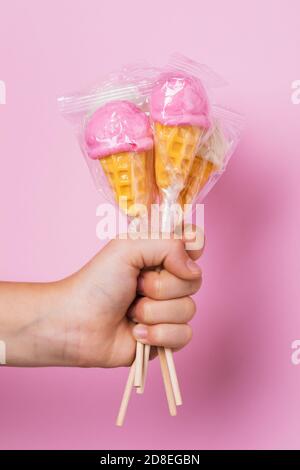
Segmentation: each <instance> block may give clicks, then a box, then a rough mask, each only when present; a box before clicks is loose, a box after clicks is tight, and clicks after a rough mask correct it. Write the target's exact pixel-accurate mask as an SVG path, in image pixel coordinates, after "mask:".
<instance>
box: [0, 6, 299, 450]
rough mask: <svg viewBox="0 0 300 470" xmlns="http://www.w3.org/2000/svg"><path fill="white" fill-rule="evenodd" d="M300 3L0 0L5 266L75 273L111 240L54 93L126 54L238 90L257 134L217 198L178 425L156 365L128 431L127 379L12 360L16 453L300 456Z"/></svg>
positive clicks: (211, 207)
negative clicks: (192, 68)
mask: <svg viewBox="0 0 300 470" xmlns="http://www.w3.org/2000/svg"><path fill="white" fill-rule="evenodd" d="M299 14H300V8H299V2H298V1H297V0H289V1H288V2H287V1H283V0H282V1H277V0H265V1H261V0H259V1H258V0H251V1H247V2H246V1H239V0H227V1H226V2H223V1H222V0H219V1H216V0H210V1H209V2H208V1H199V0H195V1H191V0H186V1H185V2H182V1H174V0H172V1H170V0H167V1H163V2H162V1H156V0H152V2H145V1H141V0H135V1H130V0H127V1H126V2H121V1H119V2H117V1H112V0H110V1H96V0H76V1H72V0H60V1H55V2H53V1H50V0H48V1H43V2H40V1H38V0H36V1H34V0H26V2H25V1H21V0H19V1H16V0H0V62H1V68H0V79H2V80H5V82H6V86H7V104H6V105H5V106H0V129H1V132H0V135H1V137H0V158H1V171H0V217H1V232H0V259H1V263H0V276H1V278H2V279H3V280H14V281H17V280H28V281H36V280H39V281H47V280H53V279H58V278H61V277H63V276H66V275H68V274H70V273H71V272H73V271H74V270H76V269H77V268H79V267H80V266H82V264H83V263H85V261H87V260H88V259H89V258H90V257H91V256H92V255H93V254H94V253H95V252H96V251H97V250H99V248H100V244H99V241H98V240H97V238H96V235H95V227H96V222H97V219H96V215H95V210H96V206H97V204H98V202H99V196H98V195H97V193H96V191H95V189H94V187H93V184H92V182H91V179H90V175H89V173H88V170H87V168H86V164H85V162H84V160H83V158H82V157H81V154H80V150H79V148H78V146H77V143H76V141H75V139H74V136H73V133H72V130H71V128H70V127H69V126H68V124H67V123H66V122H64V120H63V119H62V118H61V117H60V116H59V114H58V111H57V108H56V96H57V95H58V94H60V93H62V92H64V91H70V90H73V89H78V88H80V87H82V86H83V85H85V84H87V83H89V82H90V81H94V80H95V78H97V77H98V76H100V75H102V74H103V73H105V72H108V71H109V70H110V69H113V68H116V67H118V66H119V65H120V64H121V63H123V62H128V61H129V62H130V61H133V60H136V59H140V58H148V59H150V60H157V61H162V60H163V59H164V58H165V57H166V56H167V54H168V53H169V52H172V51H174V50H178V51H180V52H182V53H186V54H188V55H190V56H192V57H194V58H195V59H196V60H200V61H202V62H204V63H207V64H209V65H210V66H211V67H212V68H214V69H216V70H217V71H218V72H219V73H220V74H222V75H223V76H224V77H225V78H226V79H227V80H228V81H229V82H230V84H231V87H230V88H229V89H228V90H227V91H226V93H225V94H226V98H227V99H228V101H229V102H231V103H232V104H233V105H234V106H235V107H236V108H238V109H240V110H241V111H242V112H244V113H245V115H246V118H247V123H246V130H245V133H244V135H243V138H242V141H241V143H240V146H239V148H238V151H237V152H236V154H235V156H234V158H233V159H232V160H231V163H230V165H229V169H228V171H227V173H226V174H225V175H224V177H223V178H222V180H221V181H220V182H219V183H218V185H217V186H216V187H215V188H214V190H213V191H212V192H211V194H210V195H209V196H208V197H207V199H206V207H205V216H206V236H207V248H206V253H205V255H204V257H203V260H202V267H203V271H204V284H203V288H202V289H201V292H200V294H199V295H198V296H197V303H198V316H197V317H196V318H195V319H194V321H193V326H194V339H193V342H192V344H191V345H190V346H189V347H188V348H186V350H184V351H183V352H181V353H179V354H177V356H176V360H177V365H178V373H179V375H180V379H181V382H182V388H183V394H184V401H185V404H184V406H183V407H182V408H181V409H180V412H179V415H178V417H177V418H175V419H174V418H170V417H169V416H168V413H167V407H166V403H165V398H164V394H163V388H162V383H161V378H160V373H159V367H158V364H157V363H152V364H151V370H150V376H151V380H150V381H149V383H148V388H147V391H146V393H145V396H144V397H138V396H134V398H133V400H132V402H131V404H130V408H129V413H128V419H127V422H126V426H125V427H124V428H123V429H117V428H116V427H115V426H114V419H115V414H116V410H117V407H118V405H119V400H120V395H121V392H122V389H123V386H124V380H125V377H126V375H127V371H126V370H125V369H124V370H123V369H119V370H117V369H115V370H96V369H94V370H80V369H21V368H20V369H13V368H12V369H10V368H2V369H1V370H0V376H1V379H0V380H1V386H0V416H1V419H0V447H1V448H2V449H16V448H27V449H31V448H36V449H37V448H49V449H64V448H70V449H75V448H81V449H105V448H108V449H114V448H123V449H136V448H166V449H182V448H185V449H189V448H196V449H216V448H221V449H224V448H227V449H232V448H249V449H252V448H257V449H260V448H299V444H300V409H299V393H300V366H299V368H297V367H296V366H293V365H292V364H291V361H290V355H291V342H292V341H293V340H294V339H298V338H299V337H300V316H299V307H300V295H299V292H300V289H299V275H300V269H299V268H300V260H299V224H300V215H299V204H298V201H299V196H300V189H299V183H298V179H299V171H300V163H299V145H300V141H299V135H300V133H299V122H300V106H296V105H293V104H292V103H291V98H290V96H291V82H292V81H293V80H296V79H299V78H300V70H299V48H298V45H299V41H300V29H299Z"/></svg>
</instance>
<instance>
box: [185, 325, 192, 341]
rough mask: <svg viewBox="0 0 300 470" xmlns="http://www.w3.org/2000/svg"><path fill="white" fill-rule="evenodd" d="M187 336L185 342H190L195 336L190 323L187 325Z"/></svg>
mask: <svg viewBox="0 0 300 470" xmlns="http://www.w3.org/2000/svg"><path fill="white" fill-rule="evenodd" d="M184 335H185V338H184V344H188V343H189V342H190V341H191V339H192V336H193V330H192V327H191V326H190V325H185V332H184Z"/></svg>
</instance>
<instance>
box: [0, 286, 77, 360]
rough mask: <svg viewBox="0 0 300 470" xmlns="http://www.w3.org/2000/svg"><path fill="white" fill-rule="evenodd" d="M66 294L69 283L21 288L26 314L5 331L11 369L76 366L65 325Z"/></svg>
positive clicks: (19, 291)
mask: <svg viewBox="0 0 300 470" xmlns="http://www.w3.org/2000/svg"><path fill="white" fill-rule="evenodd" d="M66 290H67V289H66V285H65V281H60V282H55V283H49V284H20V285H19V286H18V291H17V292H16V293H15V294H16V301H18V294H19V293H20V299H22V302H23V305H24V307H23V308H24V313H23V314H22V312H21V314H20V315H19V317H18V319H17V321H16V322H15V324H14V325H9V326H8V327H7V328H5V329H4V331H3V330H2V331H1V334H2V336H3V338H1V339H2V340H3V341H4V342H5V345H6V364H7V365H8V366H29V367H30V366H32V367H36V366H72V365H74V364H73V363H74V362H75V360H76V358H75V357H72V348H71V347H70V346H69V345H68V342H67V328H66V326H65V324H64V323H65V322H64V317H65V312H64V309H65V303H66Z"/></svg>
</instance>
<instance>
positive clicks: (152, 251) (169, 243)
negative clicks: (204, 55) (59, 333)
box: [118, 239, 201, 279]
mask: <svg viewBox="0 0 300 470" xmlns="http://www.w3.org/2000/svg"><path fill="white" fill-rule="evenodd" d="M120 242H122V241H120V240H118V243H119V244H120ZM124 242H125V243H123V246H122V247H123V253H122V256H121V258H122V260H126V262H127V264H128V265H130V266H132V267H133V268H135V269H136V271H137V272H138V271H140V270H142V269H144V268H147V267H155V266H161V265H163V266H164V268H165V269H166V270H168V271H169V272H170V273H172V274H174V275H175V276H177V277H179V278H181V279H195V278H198V277H200V276H201V270H200V268H199V266H198V265H197V264H196V263H195V262H194V261H193V260H192V259H191V258H190V257H189V256H188V254H187V252H186V251H185V248H184V242H183V240H175V239H170V240H150V239H147V240H143V239H137V240H124ZM119 255H120V253H119ZM119 259H120V258H119Z"/></svg>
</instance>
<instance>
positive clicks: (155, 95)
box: [150, 72, 211, 129]
mask: <svg viewBox="0 0 300 470" xmlns="http://www.w3.org/2000/svg"><path fill="white" fill-rule="evenodd" d="M150 113H151V117H152V119H153V120H154V121H158V122H160V123H161V124H165V125H169V126H178V125H191V126H199V127H204V128H205V129H207V128H209V127H210V125H211V120H210V116H209V114H210V111H209V103H208V97H207V94H206V91H205V89H204V87H203V86H202V84H201V82H200V80H199V79H197V78H195V77H192V76H190V75H187V74H184V73H182V72H166V73H164V74H162V75H161V76H160V77H159V79H158V82H157V84H156V85H155V87H154V89H153V91H152V94H151V97H150Z"/></svg>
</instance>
